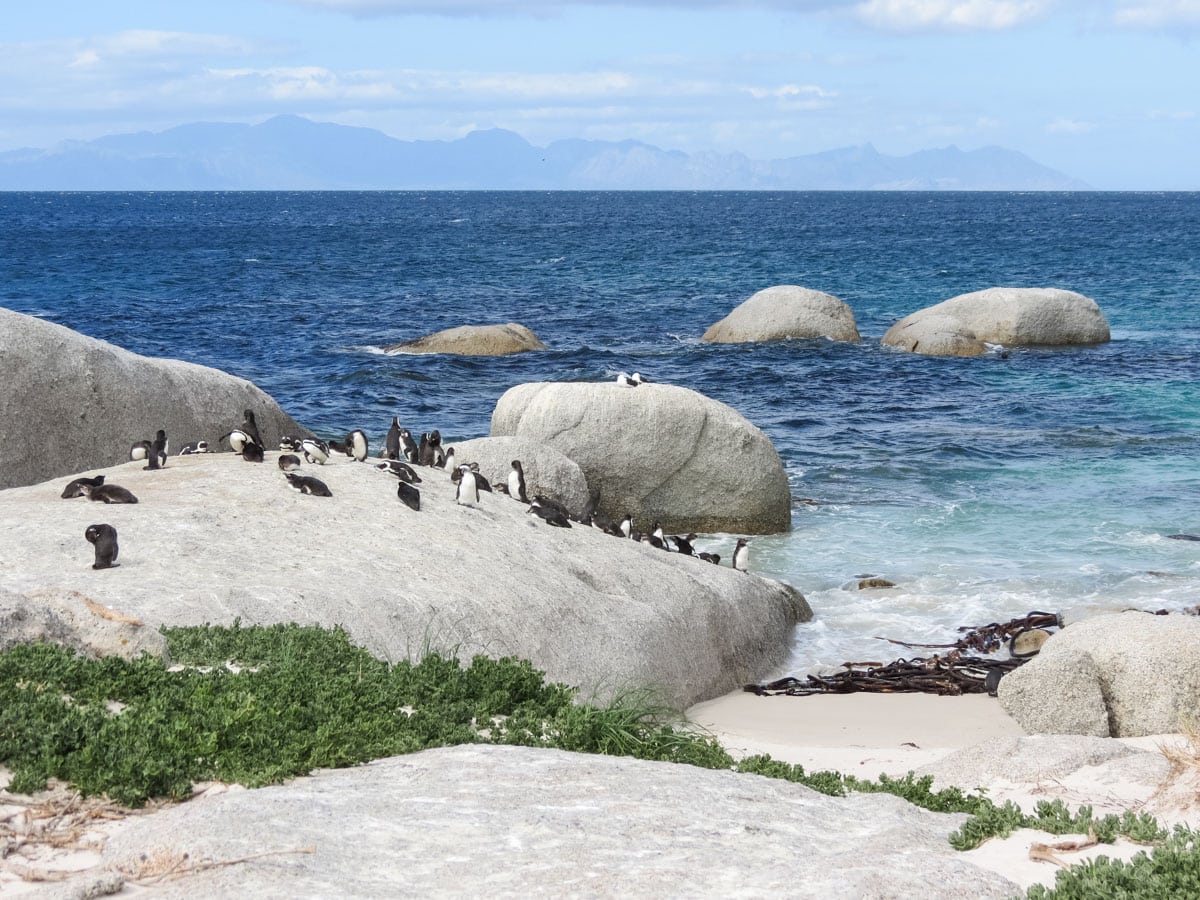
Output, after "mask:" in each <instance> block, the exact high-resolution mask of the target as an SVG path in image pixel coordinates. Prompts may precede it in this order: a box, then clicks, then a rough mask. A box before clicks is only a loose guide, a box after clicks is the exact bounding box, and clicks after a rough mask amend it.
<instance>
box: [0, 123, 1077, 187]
mask: <svg viewBox="0 0 1200 900" xmlns="http://www.w3.org/2000/svg"><path fill="white" fill-rule="evenodd" d="M387 189H394V190H400V189H425V190H434V189H458V190H472V189H492V190H504V189H536V190H572V189H591V190H608V189H614V190H717V189H720V190H902V189H903V190H1022V191H1029V190H1033V191H1037V190H1084V189H1087V185H1086V184H1084V183H1083V182H1081V181H1078V180H1076V179H1074V178H1071V177H1069V176H1067V175H1064V174H1063V173H1061V172H1058V171H1055V170H1054V169H1050V168H1047V167H1046V166H1042V165H1039V164H1038V163H1036V162H1034V161H1033V160H1031V159H1030V158H1029V157H1027V156H1025V155H1024V154H1022V153H1018V152H1016V151H1014V150H1005V149H1003V148H1000V147H985V148H983V149H981V150H971V151H963V150H959V149H958V148H957V147H946V148H943V149H939V150H922V151H921V152H919V153H912V154H909V155H908V156H887V155H884V154H881V153H879V152H878V151H877V150H876V149H875V148H874V147H872V146H871V145H870V144H867V145H865V146H862V147H847V148H843V149H839V150H829V151H826V152H824V153H816V154H812V155H808V156H796V157H791V158H788V159H774V160H753V159H750V158H749V157H747V156H744V155H743V154H740V153H730V154H719V153H694V154H688V153H683V152H680V151H677V150H661V149H659V148H658V147H653V146H651V145H649V144H643V143H640V142H638V141H620V142H613V141H585V140H564V141H555V142H554V143H552V144H550V145H549V146H547V147H535V146H533V145H532V144H530V143H529V142H528V141H526V140H525V139H524V138H522V137H521V136H520V135H518V134H515V133H513V132H511V131H505V130H503V129H499V128H495V129H490V130H487V131H473V132H471V133H470V134H468V135H467V136H466V137H464V138H461V139H460V140H455V141H401V140H396V139H395V138H391V137H388V136H387V135H386V134H384V133H383V132H381V131H375V130H374V129H370V128H353V127H349V126H345V125H334V124H332V123H328V122H313V121H310V120H308V119H304V118H300V117H298V116H276V117H275V118H273V119H268V120H267V121H265V122H263V123H261V124H259V125H235V124H223V123H211V122H206V123H196V124H192V125H181V126H179V127H178V128H172V129H169V130H168V131H163V132H157V133H151V132H138V133H136V134H119V135H111V136H108V137H103V138H99V139H97V140H94V141H67V142H64V143H62V144H59V145H58V146H56V147H53V148H51V149H48V150H39V149H22V150H12V151H9V152H6V153H0V190H387Z"/></svg>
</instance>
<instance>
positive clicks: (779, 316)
mask: <svg viewBox="0 0 1200 900" xmlns="http://www.w3.org/2000/svg"><path fill="white" fill-rule="evenodd" d="M822 337H824V338H829V339H830V340H831V341H848V342H851V343H858V341H859V335H858V326H857V324H856V323H855V321H854V312H853V311H852V310H851V309H850V307H849V306H847V305H846V304H845V303H844V302H843V301H842V300H839V299H838V298H837V297H835V296H833V295H832V294H826V293H825V292H824V291H814V290H812V289H811V288H805V287H800V286H799V285H795V284H779V285H775V286H774V287H769V288H766V289H764V290H761V291H759V292H758V293H756V294H754V295H753V296H751V297H750V299H749V300H746V301H745V302H744V303H742V304H741V305H740V306H738V307H737V308H736V309H734V310H733V312H731V313H730V314H729V315H727V316H726V317H725V318H723V319H721V321H719V322H715V323H713V324H712V325H710V326H709V328H708V330H707V331H705V332H704V336H703V337H702V338H701V340H702V341H705V342H706V343H710V344H742V343H748V342H751V341H784V340H788V339H789V338H822Z"/></svg>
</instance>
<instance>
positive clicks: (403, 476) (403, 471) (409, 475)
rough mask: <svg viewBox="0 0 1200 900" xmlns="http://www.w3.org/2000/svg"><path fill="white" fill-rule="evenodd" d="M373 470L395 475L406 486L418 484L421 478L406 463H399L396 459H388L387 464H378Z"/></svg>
mask: <svg viewBox="0 0 1200 900" xmlns="http://www.w3.org/2000/svg"><path fill="white" fill-rule="evenodd" d="M375 468H377V469H379V470H380V471H383V472H387V473H388V474H390V475H395V476H396V477H397V478H399V479H400V480H401V481H404V482H407V483H408V484H420V483H421V476H420V475H418V474H417V470H416V469H414V468H413V467H412V466H410V465H409V464H408V463H406V462H401V461H400V460H398V459H389V460H388V461H387V462H382V463H379V465H377V466H376V467H375Z"/></svg>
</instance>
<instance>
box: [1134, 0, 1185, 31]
mask: <svg viewBox="0 0 1200 900" xmlns="http://www.w3.org/2000/svg"><path fill="white" fill-rule="evenodd" d="M1113 21H1114V22H1116V23H1117V24H1118V25H1123V26H1128V27H1131V28H1167V27H1171V26H1177V25H1182V26H1193V25H1195V26H1200V0H1142V2H1140V3H1128V2H1125V3H1121V4H1119V5H1118V7H1117V9H1116V11H1115V12H1114V13H1113Z"/></svg>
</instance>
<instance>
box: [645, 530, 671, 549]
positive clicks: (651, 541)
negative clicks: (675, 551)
mask: <svg viewBox="0 0 1200 900" xmlns="http://www.w3.org/2000/svg"><path fill="white" fill-rule="evenodd" d="M641 542H642V543H643V544H648V545H649V546H651V547H653V548H654V549H655V550H665V549H667V548H666V545H665V544H663V542H662V538H659V537H656V536H655V535H653V534H643V535H642V537H641Z"/></svg>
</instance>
